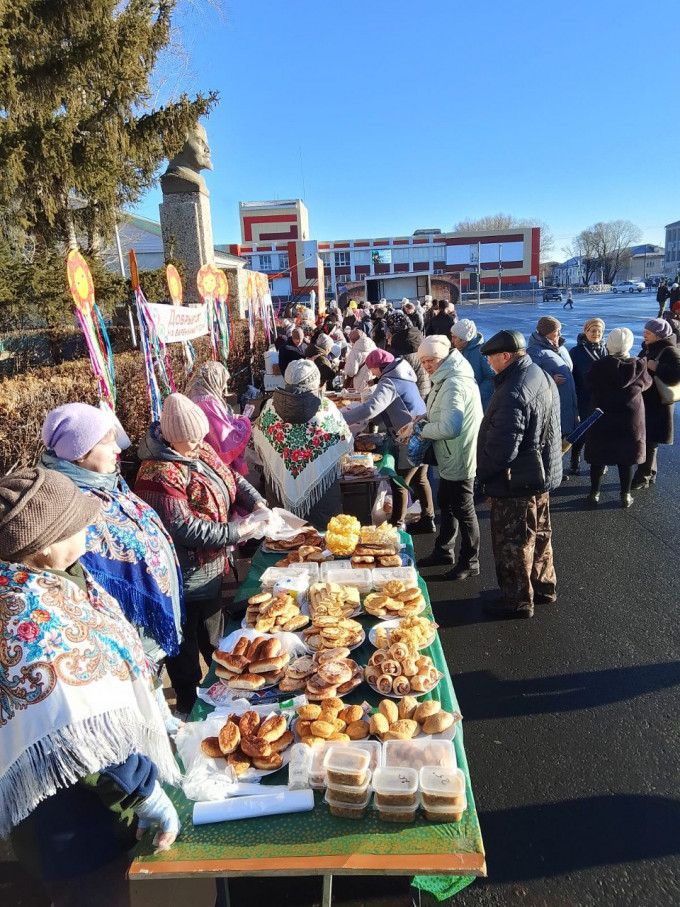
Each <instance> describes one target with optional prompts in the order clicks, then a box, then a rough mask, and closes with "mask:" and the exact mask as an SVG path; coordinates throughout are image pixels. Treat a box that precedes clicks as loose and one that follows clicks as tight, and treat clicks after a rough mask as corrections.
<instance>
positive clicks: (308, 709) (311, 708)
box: [297, 704, 321, 721]
mask: <svg viewBox="0 0 680 907" xmlns="http://www.w3.org/2000/svg"><path fill="white" fill-rule="evenodd" d="M297 712H298V718H300V719H302V721H316V719H317V718H318V717H319V715H320V714H321V706H320V705H311V704H310V705H301V706H299V708H298V710H297Z"/></svg>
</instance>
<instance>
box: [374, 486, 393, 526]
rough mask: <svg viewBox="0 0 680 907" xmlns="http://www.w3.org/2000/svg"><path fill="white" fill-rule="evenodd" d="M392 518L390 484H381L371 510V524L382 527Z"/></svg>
mask: <svg viewBox="0 0 680 907" xmlns="http://www.w3.org/2000/svg"><path fill="white" fill-rule="evenodd" d="M386 505H387V506H386ZM391 516H392V493H391V488H390V484H389V482H381V483H380V485H379V486H378V493H377V495H376V496H375V502H374V504H373V507H372V509H371V522H372V523H373V525H374V526H381V525H382V524H383V523H384V522H386V521H387V520H389V518H390V517H391Z"/></svg>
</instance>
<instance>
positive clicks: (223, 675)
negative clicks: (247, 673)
mask: <svg viewBox="0 0 680 907" xmlns="http://www.w3.org/2000/svg"><path fill="white" fill-rule="evenodd" d="M215 676H216V677H219V678H220V680H232V679H233V678H234V677H238V676H239V675H238V674H236V673H235V672H234V671H227V669H226V668H223V667H222V666H221V665H217V667H216V668H215Z"/></svg>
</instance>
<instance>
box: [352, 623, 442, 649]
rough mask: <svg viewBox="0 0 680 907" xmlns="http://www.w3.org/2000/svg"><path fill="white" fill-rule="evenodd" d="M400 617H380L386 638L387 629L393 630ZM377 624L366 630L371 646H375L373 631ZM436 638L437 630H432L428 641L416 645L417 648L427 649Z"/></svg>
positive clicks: (388, 633) (397, 624)
mask: <svg viewBox="0 0 680 907" xmlns="http://www.w3.org/2000/svg"><path fill="white" fill-rule="evenodd" d="M402 619H403V618H401V617H396V618H393V619H392V620H385V619H384V618H383V619H382V621H383V624H382V625H383V627H384V628H385V629H386V630H387V635H388V638H389V636H390V632H389V631H390V630H393V629H394V628H395V627H398V626H399V625H400V624H401V621H402ZM377 626H378V625H377V624H376V626H375V627H371V629H370V630H369V631H368V641H369V642H370V643H371V645H373V646H375V631H376V629H377ZM436 638H437V631H436V630H433V631H432V636H430V637H429V638H428V641H427V642H426V643H425V644H424V645H422V646H418V649H420V650H422V649H427V648H428V647H429V646H431V645H432V643H433V642H434V641H435V639H436ZM375 647H376V649H377V648H378V647H377V646H375Z"/></svg>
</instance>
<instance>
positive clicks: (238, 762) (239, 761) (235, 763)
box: [227, 748, 252, 777]
mask: <svg viewBox="0 0 680 907" xmlns="http://www.w3.org/2000/svg"><path fill="white" fill-rule="evenodd" d="M251 764H252V763H251V760H250V757H249V756H246V754H245V753H244V752H243V750H242V749H240V748H239V749H237V750H236V751H235V752H233V753H230V754H229V755H228V756H227V765H230V766H231V767H232V768H233V769H234V771H235V772H236V776H237V777H238V776H239V775H242V774H243V773H244V772H247V771H248V769H249V768H250V766H251Z"/></svg>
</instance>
